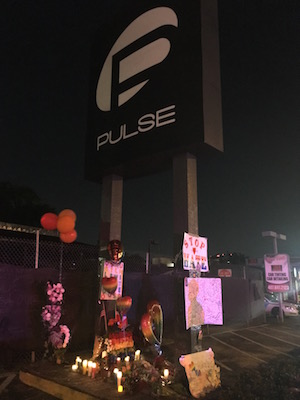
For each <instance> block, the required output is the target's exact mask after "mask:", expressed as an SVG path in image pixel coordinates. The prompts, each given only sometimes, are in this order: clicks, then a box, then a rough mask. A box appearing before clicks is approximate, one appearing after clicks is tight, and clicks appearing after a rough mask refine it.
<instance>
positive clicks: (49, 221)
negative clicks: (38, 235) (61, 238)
mask: <svg viewBox="0 0 300 400" xmlns="http://www.w3.org/2000/svg"><path fill="white" fill-rule="evenodd" d="M41 225H42V227H43V228H44V229H47V231H52V230H54V229H56V227H57V215H56V214H54V213H46V214H44V215H43V216H42V218H41Z"/></svg>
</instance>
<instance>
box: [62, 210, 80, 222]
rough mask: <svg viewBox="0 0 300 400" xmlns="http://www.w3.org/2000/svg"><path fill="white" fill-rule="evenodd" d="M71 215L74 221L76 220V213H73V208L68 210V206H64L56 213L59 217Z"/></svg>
mask: <svg viewBox="0 0 300 400" xmlns="http://www.w3.org/2000/svg"><path fill="white" fill-rule="evenodd" d="M66 215H67V216H68V217H71V218H73V219H74V221H76V214H75V213H74V211H73V210H69V209H68V208H66V209H65V210H62V211H61V212H60V213H59V214H58V218H61V217H65V216H66Z"/></svg>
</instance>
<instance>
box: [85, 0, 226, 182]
mask: <svg viewBox="0 0 300 400" xmlns="http://www.w3.org/2000/svg"><path fill="white" fill-rule="evenodd" d="M102 3H103V19H102V21H101V23H100V24H99V31H98V33H97V36H96V38H95V43H94V46H93V51H92V58H91V87H90V104H89V113H88V134H87V142H86V176H87V178H88V179H91V180H101V178H102V177H103V176H105V175H107V174H111V173H115V174H119V175H122V176H124V177H125V178H126V177H132V176H138V175H143V174H145V173H149V172H154V171H155V170H159V169H162V168H164V167H165V166H167V165H169V164H170V162H171V160H172V156H173V155H174V154H176V153H180V152H191V153H192V154H202V152H203V151H204V148H205V147H206V149H205V151H206V150H207V148H208V147H209V146H208V145H209V144H211V143H210V137H209V134H207V135H205V132H204V118H203V85H202V73H203V71H202V58H203V55H202V42H201V7H200V3H201V2H200V1H190V2H189V3H188V5H187V4H186V3H184V2H182V1H180V0H178V1H164V2H161V3H162V5H160V4H159V3H160V2H158V1H149V2H141V1H137V0H136V1H126V2H119V3H118V5H117V6H113V4H112V2H111V1H103V2H102ZM116 8H117V9H116ZM220 135H221V136H222V132H220ZM211 142H212V141H211ZM204 143H206V144H207V145H206V146H205V145H204ZM214 147H216V148H218V146H216V145H214ZM219 147H220V146H219ZM218 149H219V150H222V149H221V148H218Z"/></svg>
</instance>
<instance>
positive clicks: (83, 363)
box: [72, 350, 141, 393]
mask: <svg viewBox="0 0 300 400" xmlns="http://www.w3.org/2000/svg"><path fill="white" fill-rule="evenodd" d="M101 356H102V358H105V357H106V356H107V352H106V351H103V352H102V355H101ZM140 358H141V350H136V351H135V354H134V361H139V360H140ZM116 361H117V366H118V365H119V366H121V357H117V359H116ZM124 361H125V367H126V368H130V357H129V356H126V357H125V358H124ZM98 370H99V364H97V363H96V362H94V361H91V360H89V361H88V360H82V359H81V358H80V357H79V356H77V357H76V360H75V364H73V365H72V371H73V372H79V371H82V374H83V375H87V376H89V377H91V378H95V375H96V373H97V372H98ZM113 372H114V374H115V375H116V379H117V389H118V392H119V393H121V392H123V386H122V384H121V381H122V375H123V373H122V371H120V370H119V368H117V367H116V368H115V369H114V371H113Z"/></svg>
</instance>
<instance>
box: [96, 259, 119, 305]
mask: <svg viewBox="0 0 300 400" xmlns="http://www.w3.org/2000/svg"><path fill="white" fill-rule="evenodd" d="M123 272H124V263H123V262H121V263H119V264H116V263H114V262H110V261H105V263H104V268H103V278H111V277H115V278H116V279H117V287H116V290H115V291H114V292H113V293H110V292H109V291H107V290H105V288H104V287H103V285H101V293H100V299H101V300H116V299H118V298H119V297H122V290H123Z"/></svg>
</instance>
